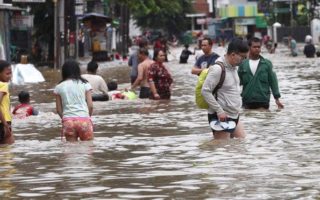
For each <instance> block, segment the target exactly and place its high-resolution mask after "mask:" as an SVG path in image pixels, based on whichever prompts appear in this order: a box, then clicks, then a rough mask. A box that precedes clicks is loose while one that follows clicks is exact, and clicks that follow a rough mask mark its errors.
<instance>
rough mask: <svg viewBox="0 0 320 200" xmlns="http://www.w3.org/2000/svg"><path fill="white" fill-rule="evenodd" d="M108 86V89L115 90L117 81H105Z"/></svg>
mask: <svg viewBox="0 0 320 200" xmlns="http://www.w3.org/2000/svg"><path fill="white" fill-rule="evenodd" d="M107 86H108V90H109V91H112V90H116V89H118V83H117V82H116V81H110V82H108V83H107Z"/></svg>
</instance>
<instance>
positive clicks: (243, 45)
mask: <svg viewBox="0 0 320 200" xmlns="http://www.w3.org/2000/svg"><path fill="white" fill-rule="evenodd" d="M248 51H249V46H248V44H247V42H245V41H244V40H243V39H240V38H234V39H232V40H231V42H230V43H229V45H228V50H227V54H228V55H230V54H231V53H247V52H248Z"/></svg>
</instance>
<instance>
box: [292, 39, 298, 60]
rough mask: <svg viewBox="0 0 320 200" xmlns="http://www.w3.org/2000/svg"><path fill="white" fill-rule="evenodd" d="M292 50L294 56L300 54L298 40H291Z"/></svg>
mask: <svg viewBox="0 0 320 200" xmlns="http://www.w3.org/2000/svg"><path fill="white" fill-rule="evenodd" d="M290 50H291V55H292V56H293V57H296V56H297V55H298V49H297V42H296V40H295V39H291V40H290Z"/></svg>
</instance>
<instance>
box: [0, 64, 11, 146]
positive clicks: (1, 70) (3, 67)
mask: <svg viewBox="0 0 320 200" xmlns="http://www.w3.org/2000/svg"><path fill="white" fill-rule="evenodd" d="M11 76H12V70H11V65H10V63H8V62H6V61H4V60H0V121H1V122H0V144H12V143H14V137H13V134H12V130H11V121H12V118H11V112H10V93H9V84H8V82H9V81H10V79H11Z"/></svg>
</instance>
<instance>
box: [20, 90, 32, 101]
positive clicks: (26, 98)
mask: <svg viewBox="0 0 320 200" xmlns="http://www.w3.org/2000/svg"><path fill="white" fill-rule="evenodd" d="M18 98H19V102H20V103H29V101H30V94H29V92H26V91H21V92H20V93H19V94H18Z"/></svg>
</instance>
